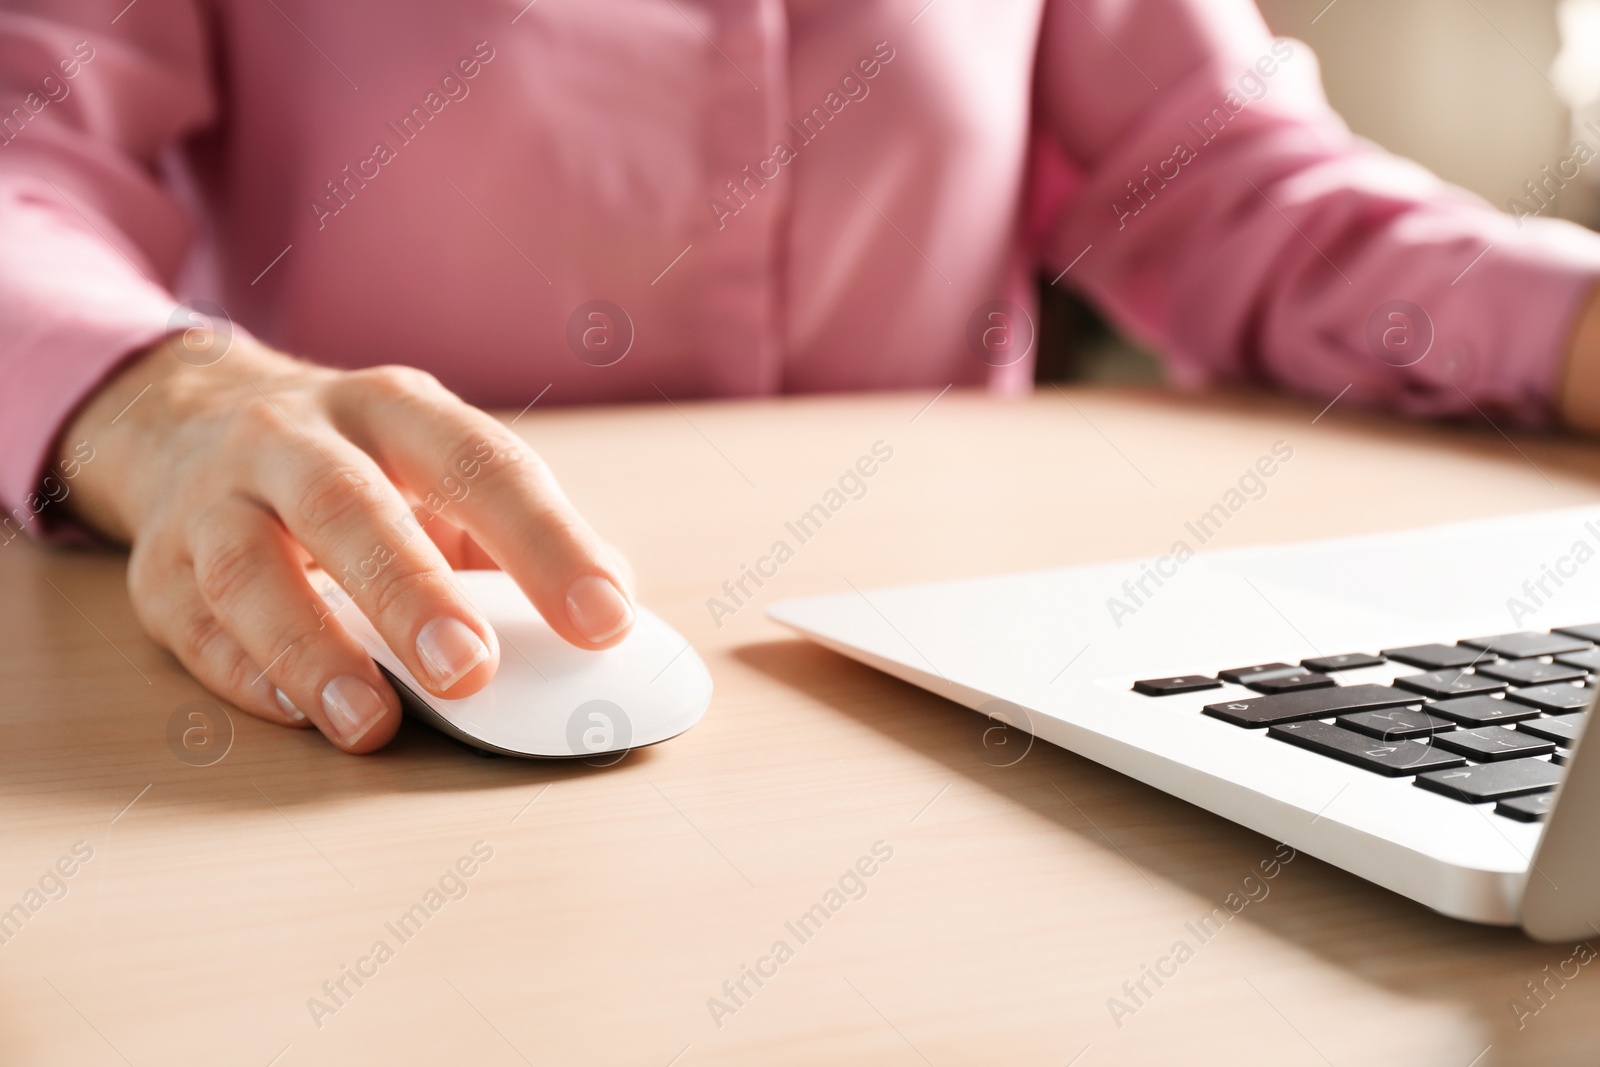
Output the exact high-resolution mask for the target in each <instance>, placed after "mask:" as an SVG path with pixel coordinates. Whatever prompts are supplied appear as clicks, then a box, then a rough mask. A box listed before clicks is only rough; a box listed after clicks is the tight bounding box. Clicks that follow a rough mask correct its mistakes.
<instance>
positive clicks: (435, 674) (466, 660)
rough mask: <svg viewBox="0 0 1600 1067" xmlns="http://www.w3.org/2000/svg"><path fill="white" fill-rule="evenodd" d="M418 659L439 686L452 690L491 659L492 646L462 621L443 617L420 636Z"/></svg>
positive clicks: (431, 622)
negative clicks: (478, 666) (471, 672)
mask: <svg viewBox="0 0 1600 1067" xmlns="http://www.w3.org/2000/svg"><path fill="white" fill-rule="evenodd" d="M417 658H418V659H420V660H422V665H423V666H424V667H426V668H427V669H428V678H429V680H430V681H432V682H433V684H434V685H435V686H437V687H438V688H440V689H449V688H450V687H451V686H453V685H455V684H456V683H457V682H459V681H461V679H462V678H464V677H466V675H467V673H468V672H469V671H471V670H472V668H474V667H476V666H477V665H478V664H480V663H482V662H483V661H484V660H486V659H488V658H489V646H488V645H486V644H484V643H483V639H482V638H480V637H479V636H478V635H477V634H475V633H473V632H472V627H470V626H468V625H467V624H466V623H464V622H462V621H461V620H460V619H458V618H456V617H455V616H453V615H440V616H439V617H438V618H437V619H429V620H428V622H427V624H426V625H425V626H423V628H422V632H421V633H419V634H417Z"/></svg>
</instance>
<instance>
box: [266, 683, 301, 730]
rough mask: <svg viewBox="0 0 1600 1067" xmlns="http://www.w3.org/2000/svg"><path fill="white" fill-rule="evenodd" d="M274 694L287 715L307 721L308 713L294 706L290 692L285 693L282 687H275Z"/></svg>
mask: <svg viewBox="0 0 1600 1067" xmlns="http://www.w3.org/2000/svg"><path fill="white" fill-rule="evenodd" d="M272 695H273V696H275V697H277V698H278V707H280V708H282V709H283V713H284V714H285V715H287V716H289V718H291V719H293V720H294V721H295V722H305V721H306V713H305V712H303V711H301V710H300V709H299V708H297V707H295V706H294V701H292V700H290V699H289V694H288V693H285V692H284V691H283V690H282V689H274V690H273V691H272Z"/></svg>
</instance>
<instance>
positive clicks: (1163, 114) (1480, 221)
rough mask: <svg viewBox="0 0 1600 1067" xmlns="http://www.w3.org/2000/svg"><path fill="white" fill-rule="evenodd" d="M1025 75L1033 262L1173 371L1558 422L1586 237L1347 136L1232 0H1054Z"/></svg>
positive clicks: (1305, 62) (1599, 244)
mask: <svg viewBox="0 0 1600 1067" xmlns="http://www.w3.org/2000/svg"><path fill="white" fill-rule="evenodd" d="M1037 78H1038V81H1037V87H1036V103H1037V118H1038V124H1039V126H1040V128H1041V131H1042V134H1043V137H1044V139H1045V141H1046V146H1045V148H1046V151H1047V152H1054V153H1057V154H1058V159H1059V162H1060V166H1059V167H1058V168H1057V170H1056V173H1057V174H1059V175H1061V176H1063V177H1064V178H1065V179H1068V180H1070V182H1071V184H1075V185H1076V186H1077V190H1076V193H1075V195H1074V196H1073V197H1072V198H1071V199H1070V201H1069V202H1068V203H1067V205H1066V206H1065V207H1064V208H1063V209H1062V210H1061V211H1059V212H1058V213H1056V215H1055V217H1054V221H1053V222H1052V223H1051V224H1050V225H1049V227H1048V229H1047V233H1048V236H1047V239H1046V248H1045V255H1046V259H1047V260H1048V261H1050V262H1051V263H1053V264H1054V270H1056V271H1059V270H1062V269H1064V268H1067V267H1068V266H1069V265H1071V270H1070V272H1069V275H1068V277H1067V278H1065V279H1063V284H1067V283H1071V284H1075V285H1076V286H1077V287H1079V288H1080V289H1082V290H1083V291H1084V292H1085V293H1087V294H1088V295H1089V296H1090V297H1091V298H1093V299H1094V300H1095V301H1096V302H1097V303H1098V304H1099V305H1100V306H1101V307H1103V308H1104V309H1105V310H1106V312H1107V314H1108V315H1109V316H1110V317H1111V318H1112V319H1113V320H1114V321H1115V322H1116V323H1117V324H1118V325H1119V326H1121V327H1122V328H1123V329H1125V330H1126V331H1127V332H1128V333H1130V334H1131V335H1132V336H1134V337H1136V338H1137V339H1139V340H1141V341H1142V342H1144V343H1146V344H1149V345H1150V346H1152V347H1153V348H1155V349H1157V350H1158V351H1160V352H1161V353H1163V355H1164V357H1165V358H1166V360H1167V362H1168V366H1169V370H1170V371H1171V374H1172V377H1173V378H1174V380H1175V381H1177V382H1179V383H1183V384H1191V385H1194V384H1201V383H1207V382H1215V381H1227V380H1235V381H1237V380H1258V381H1270V382H1272V383H1275V384H1278V385H1281V386H1284V387H1287V388H1289V389H1292V390H1295V391H1298V392H1302V393H1305V394H1308V395H1311V396H1314V397H1317V398H1319V399H1324V400H1332V399H1334V398H1335V397H1336V396H1339V395H1343V394H1345V393H1346V392H1347V393H1348V396H1347V401H1355V402H1358V403H1365V404H1367V405H1369V406H1373V407H1380V408H1386V409H1389V410H1391V411H1397V412H1401V413H1405V414H1414V415H1452V414H1467V415H1471V414H1473V412H1474V410H1476V411H1478V412H1480V413H1482V414H1484V415H1486V416H1490V417H1491V418H1493V419H1496V420H1498V419H1505V420H1507V421H1509V422H1515V423H1518V424H1522V425H1530V426H1538V425H1548V424H1550V423H1551V422H1552V421H1553V416H1554V408H1555V405H1554V401H1555V395H1556V389H1557V388H1558V384H1559V381H1558V379H1559V376H1560V373H1561V362H1562V358H1563V354H1564V351H1565V347H1566V344H1567V341H1568V338H1569V336H1570V333H1571V329H1572V326H1573V322H1574V319H1575V316H1576V314H1577V312H1578V310H1579V308H1580V306H1581V304H1582V302H1583V301H1584V299H1585V297H1586V296H1587V294H1588V293H1589V291H1590V290H1591V289H1592V288H1593V287H1594V285H1595V284H1596V281H1597V279H1600V236H1597V235H1596V234H1594V233H1592V232H1590V231H1588V230H1586V229H1584V228H1582V227H1580V226H1577V225H1574V224H1571V223H1567V222H1562V221H1559V220H1554V219H1541V218H1536V217H1520V216H1522V215H1524V214H1525V213H1520V212H1519V217H1517V218H1513V217H1512V216H1511V215H1507V214H1504V213H1502V212H1499V211H1497V210H1496V209H1494V208H1493V207H1491V206H1490V205H1489V204H1487V203H1485V202H1484V201H1482V200H1480V199H1478V198H1477V197H1475V196H1473V195H1471V194H1470V193H1467V192H1465V191H1464V190H1461V189H1459V188H1456V187H1453V186H1450V185H1448V184H1446V183H1444V182H1442V181H1440V180H1439V179H1438V178H1436V177H1434V176H1433V175H1431V174H1430V173H1428V172H1427V171H1426V170H1424V169H1423V168H1421V167H1419V166H1417V165H1416V164H1413V163H1409V162H1407V161H1405V160H1401V159H1398V158H1396V157H1394V156H1392V155H1388V154H1386V153H1385V152H1383V151H1381V150H1379V149H1378V148H1376V147H1375V146H1373V145H1371V144H1370V143H1368V142H1365V141H1362V140H1360V139H1359V138H1356V137H1355V136H1354V135H1352V134H1351V133H1350V132H1349V130H1348V129H1347V128H1346V126H1345V125H1344V123H1343V122H1342V121H1341V120H1340V119H1339V118H1338V116H1337V115H1336V114H1335V113H1334V112H1333V111H1332V109H1331V108H1330V107H1329V106H1328V103H1327V101H1326V98H1325V97H1324V95H1323V92H1322V89H1321V79H1320V76H1319V72H1318V67H1317V63H1316V59H1315V56H1314V55H1313V54H1312V52H1311V49H1310V48H1309V47H1307V46H1306V45H1305V44H1304V43H1302V42H1299V41H1292V40H1284V39H1277V40H1274V39H1273V38H1272V37H1271V35H1270V34H1269V32H1268V30H1267V28H1266V26H1265V25H1264V24H1263V22H1262V21H1261V18H1260V15H1259V14H1258V13H1257V12H1256V10H1255V8H1254V6H1253V5H1252V4H1250V3H1249V2H1248V0H1067V2H1063V0H1051V2H1050V3H1048V4H1047V7H1046V11H1045V15H1044V23H1043V29H1042V36H1041V44H1040V55H1039V66H1038V72H1037ZM1049 170H1050V168H1049V167H1048V166H1047V167H1045V168H1042V171H1043V172H1049ZM1080 255H1081V257H1082V258H1081V259H1080V260H1077V262H1076V263H1073V261H1074V259H1075V258H1076V257H1078V256H1080Z"/></svg>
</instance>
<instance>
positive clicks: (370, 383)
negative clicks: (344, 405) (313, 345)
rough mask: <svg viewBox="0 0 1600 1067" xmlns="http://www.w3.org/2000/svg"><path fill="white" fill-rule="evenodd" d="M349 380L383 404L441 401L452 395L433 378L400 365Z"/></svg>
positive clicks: (363, 372)
mask: <svg viewBox="0 0 1600 1067" xmlns="http://www.w3.org/2000/svg"><path fill="white" fill-rule="evenodd" d="M349 379H350V381H351V382H352V383H353V384H354V385H356V386H357V387H358V388H359V389H361V390H362V391H364V392H366V393H368V394H370V395H373V396H376V397H378V398H380V399H383V400H399V401H405V400H411V399H415V398H419V397H422V398H427V399H437V398H438V397H440V396H444V395H449V390H447V389H446V388H445V387H444V385H443V384H442V383H441V382H440V381H439V379H438V378H435V377H434V376H433V375H432V374H429V373H428V372H427V371H425V370H420V369H419V368H417V367H407V366H404V365H403V364H398V363H390V364H385V365H383V366H381V367H368V368H366V369H364V370H357V371H351V372H350V374H349Z"/></svg>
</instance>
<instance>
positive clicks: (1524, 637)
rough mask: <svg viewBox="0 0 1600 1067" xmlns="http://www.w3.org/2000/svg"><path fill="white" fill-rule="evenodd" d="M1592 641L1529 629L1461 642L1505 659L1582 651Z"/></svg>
mask: <svg viewBox="0 0 1600 1067" xmlns="http://www.w3.org/2000/svg"><path fill="white" fill-rule="evenodd" d="M1592 643H1593V642H1591V641H1585V640H1584V639H1583V638H1581V637H1572V636H1570V635H1568V634H1536V633H1533V632H1532V631H1530V630H1523V631H1521V632H1520V633H1514V634H1495V635H1494V636H1492V637H1469V638H1467V639H1466V640H1465V641H1462V642H1461V644H1463V645H1466V646H1467V647H1468V648H1481V649H1484V650H1485V651H1487V652H1490V653H1492V654H1493V655H1496V656H1504V657H1505V658H1506V659H1532V658H1534V657H1535V656H1559V655H1561V653H1563V652H1579V651H1582V650H1583V649H1585V648H1588V647H1589V646H1590V645H1591V644H1592Z"/></svg>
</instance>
